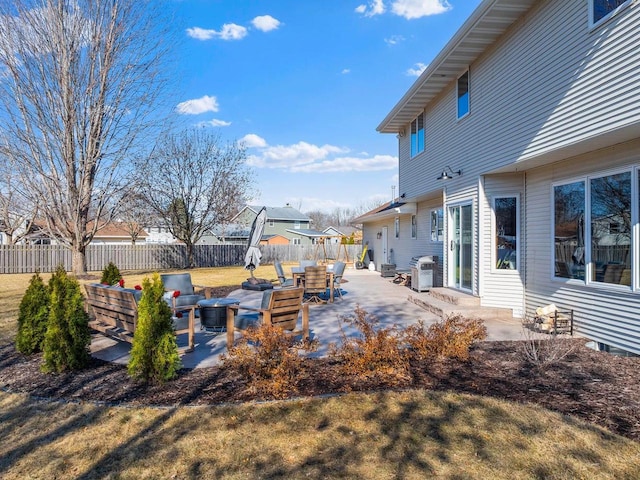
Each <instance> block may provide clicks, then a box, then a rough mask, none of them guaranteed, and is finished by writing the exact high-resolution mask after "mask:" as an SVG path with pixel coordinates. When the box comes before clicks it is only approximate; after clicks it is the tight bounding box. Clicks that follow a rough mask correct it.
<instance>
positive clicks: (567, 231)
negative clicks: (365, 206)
mask: <svg viewBox="0 0 640 480" xmlns="http://www.w3.org/2000/svg"><path fill="white" fill-rule="evenodd" d="M638 32H640V2H638V1H637V0H618V1H606V0H564V1H557V0H483V1H482V2H481V3H480V5H479V6H478V8H477V9H476V10H475V11H474V13H473V14H472V15H471V17H470V18H469V19H468V20H467V21H466V22H465V23H464V24H463V26H462V27H461V28H460V29H459V30H458V32H457V33H456V34H455V35H454V36H453V38H452V39H451V40H450V41H449V43H448V44H447V45H446V46H445V47H444V49H443V50H442V51H441V52H440V53H439V54H438V55H437V56H436V57H435V58H434V59H433V60H432V61H431V62H430V63H429V66H428V67H427V69H426V70H425V71H424V72H423V74H422V75H421V76H420V77H419V78H418V80H417V81H416V82H415V83H414V84H413V85H412V86H411V88H410V89H409V90H408V91H407V92H406V93H405V95H404V96H403V97H402V98H401V99H400V100H399V101H398V102H397V104H396V105H395V106H394V107H393V109H392V110H391V111H390V112H389V113H388V115H387V116H386V118H384V120H383V121H382V122H381V123H380V125H379V126H378V131H380V132H382V133H392V134H394V135H396V136H397V138H398V142H399V156H400V159H399V160H400V161H399V192H400V196H399V198H398V199H397V202H395V204H394V205H390V206H389V208H386V209H383V210H381V211H376V212H373V213H372V214H371V215H368V216H367V215H365V216H363V217H361V218H360V219H359V220H360V221H362V222H363V223H364V241H365V242H369V245H370V246H371V247H372V248H374V249H375V250H376V252H377V255H376V263H378V264H381V263H387V262H388V261H389V255H390V250H391V249H393V251H394V259H393V260H394V263H396V264H397V265H398V267H399V268H400V267H405V268H406V266H407V265H408V262H409V260H410V258H411V257H413V256H417V255H437V256H438V257H439V259H440V262H441V267H442V281H443V284H444V286H445V287H449V288H453V289H459V290H462V291H464V292H468V293H470V294H472V295H475V296H477V297H479V298H480V299H481V303H482V305H484V306H492V307H502V308H509V309H511V310H512V311H513V315H514V317H524V316H531V315H532V314H533V311H534V310H535V308H536V307H538V306H542V305H546V304H549V303H551V302H553V303H555V304H556V305H558V306H559V307H562V308H572V309H574V312H575V319H576V327H577V330H578V332H579V333H580V334H582V335H584V336H585V337H587V338H589V339H591V340H594V341H596V342H598V343H599V344H600V345H601V347H603V348H605V349H606V348H607V346H611V347H616V348H620V349H623V350H625V351H629V352H633V353H638V354H640V261H639V259H640V223H639V217H640V74H639V72H640V40H639V38H640V37H639V36H638ZM605 224H606V225H605ZM605 226H606V232H605Z"/></svg>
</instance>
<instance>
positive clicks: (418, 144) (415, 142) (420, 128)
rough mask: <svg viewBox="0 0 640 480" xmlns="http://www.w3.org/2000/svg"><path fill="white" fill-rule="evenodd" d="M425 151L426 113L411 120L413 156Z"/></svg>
mask: <svg viewBox="0 0 640 480" xmlns="http://www.w3.org/2000/svg"><path fill="white" fill-rule="evenodd" d="M423 151H424V114H423V113H421V114H420V115H418V117H417V118H416V119H415V120H414V121H413V122H411V157H415V156H416V155H418V154H419V153H421V152H423Z"/></svg>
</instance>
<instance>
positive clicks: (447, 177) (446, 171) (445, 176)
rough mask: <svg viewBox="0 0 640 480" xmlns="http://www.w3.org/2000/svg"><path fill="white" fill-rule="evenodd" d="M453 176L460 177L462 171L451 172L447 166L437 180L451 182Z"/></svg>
mask: <svg viewBox="0 0 640 480" xmlns="http://www.w3.org/2000/svg"><path fill="white" fill-rule="evenodd" d="M454 175H458V176H460V175H462V170H457V171H453V170H452V169H451V167H450V166H449V165H447V166H446V167H445V168H444V170H443V171H442V173H441V174H440V176H439V177H438V178H437V180H451V179H452V178H454V177H453V176H454Z"/></svg>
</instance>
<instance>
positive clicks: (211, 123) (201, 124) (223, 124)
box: [196, 118, 231, 127]
mask: <svg viewBox="0 0 640 480" xmlns="http://www.w3.org/2000/svg"><path fill="white" fill-rule="evenodd" d="M229 125H231V122H225V121H224V120H218V119H217V118H214V119H213V120H207V121H204V122H198V123H196V126H197V127H228V126H229Z"/></svg>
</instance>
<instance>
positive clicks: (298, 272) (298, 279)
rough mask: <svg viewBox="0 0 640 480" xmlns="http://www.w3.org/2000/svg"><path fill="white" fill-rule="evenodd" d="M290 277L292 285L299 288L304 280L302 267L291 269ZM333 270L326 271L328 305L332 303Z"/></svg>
mask: <svg viewBox="0 0 640 480" xmlns="http://www.w3.org/2000/svg"><path fill="white" fill-rule="evenodd" d="M291 276H292V277H293V285H294V286H296V287H299V286H300V285H301V283H302V281H303V280H304V268H303V267H291ZM333 279H334V274H333V270H327V288H328V289H329V303H333Z"/></svg>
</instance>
